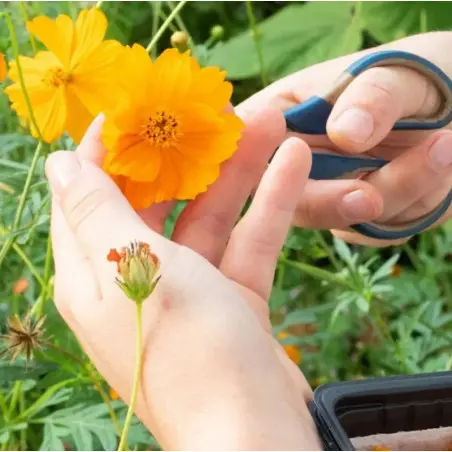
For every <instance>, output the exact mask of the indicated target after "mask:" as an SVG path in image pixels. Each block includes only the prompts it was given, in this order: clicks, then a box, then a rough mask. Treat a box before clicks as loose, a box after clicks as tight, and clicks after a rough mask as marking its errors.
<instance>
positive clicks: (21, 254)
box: [12, 243, 45, 288]
mask: <svg viewBox="0 0 452 452" xmlns="http://www.w3.org/2000/svg"><path fill="white" fill-rule="evenodd" d="M12 247H13V250H14V251H15V252H16V254H17V255H18V256H19V257H20V258H21V259H22V260H23V261H24V264H25V265H26V266H27V267H28V270H30V273H31V274H32V275H33V276H34V277H35V278H36V281H38V283H39V285H40V286H41V288H42V287H44V285H45V284H44V280H43V279H42V278H41V275H40V274H39V273H38V270H36V267H35V266H34V265H33V263H32V262H31V261H30V259H29V258H28V256H27V255H26V254H25V253H24V251H23V250H22V248H21V247H20V246H19V245H18V244H17V243H14V244H13V245H12Z"/></svg>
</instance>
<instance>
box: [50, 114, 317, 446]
mask: <svg viewBox="0 0 452 452" xmlns="http://www.w3.org/2000/svg"><path fill="white" fill-rule="evenodd" d="M244 119H245V118H244ZM247 122H248V127H247V129H246V130H245V133H244V136H243V138H242V140H241V142H240V148H239V150H238V151H237V153H236V154H235V155H234V157H233V158H232V159H231V160H230V161H229V162H227V163H225V164H224V165H223V168H222V175H221V176H220V178H219V179H218V180H217V182H216V183H215V184H214V185H213V186H212V187H211V188H210V190H209V191H208V192H207V193H204V194H203V195H201V196H199V197H198V198H197V199H196V200H194V201H192V202H190V203H189V204H188V206H187V207H186V209H185V210H184V212H183V213H182V215H181V216H180V217H179V220H178V222H177V224H176V227H175V230H174V234H173V236H172V240H168V239H166V238H164V237H163V236H162V235H161V232H162V230H163V225H164V220H165V218H166V215H167V214H168V211H169V206H170V205H169V204H161V205H154V206H152V207H151V208H149V209H147V210H146V211H142V212H139V213H136V212H135V211H133V209H132V208H131V207H130V205H129V204H128V202H127V201H126V199H125V198H124V197H123V196H122V194H121V192H120V191H119V190H118V189H117V187H116V186H115V185H114V183H113V182H112V181H111V180H110V178H109V177H108V176H107V175H106V174H105V173H103V172H102V171H101V169H100V168H99V166H98V165H100V164H101V162H102V160H103V156H104V149H103V147H102V145H101V142H100V139H99V133H100V128H101V124H102V118H98V119H97V120H96V121H95V122H94V123H93V124H92V126H91V127H90V129H89V130H88V132H87V134H86V136H85V137H84V139H83V141H82V143H81V144H80V146H79V148H78V150H77V152H76V153H72V152H64V151H63V152H57V153H54V154H52V155H51V156H50V157H49V158H48V161H47V165H46V173H47V176H48V179H49V182H50V186H51V189H52V193H53V209H52V243H53V249H54V258H55V266H56V275H55V302H56V305H57V308H58V310H59V312H60V313H61V315H62V316H63V318H64V319H65V321H66V322H67V323H68V325H69V326H70V328H71V329H72V330H73V331H74V333H75V334H76V336H77V337H78V339H79V341H80V343H81V344H82V346H83V348H84V350H85V351H86V353H87V354H88V355H89V357H90V358H91V359H92V361H93V363H94V364H95V366H96V367H97V368H98V369H99V371H100V372H101V373H102V374H103V375H104V377H105V378H106V380H107V381H108V383H109V384H110V385H111V386H112V387H113V388H115V390H116V391H117V392H118V393H119V395H120V396H121V397H122V399H123V400H125V401H128V400H130V393H131V388H132V378H133V373H134V363H135V359H136V355H135V353H134V349H135V346H134V340H135V329H136V325H135V306H134V304H133V303H132V302H131V301H130V300H128V299H127V298H126V297H125V295H124V294H123V293H122V292H121V290H120V289H119V288H118V287H117V286H116V284H115V283H114V279H115V270H116V269H115V266H114V265H112V264H111V263H109V262H107V259H106V256H107V254H108V251H109V250H110V249H111V248H120V247H122V246H126V245H127V244H128V243H129V242H130V241H133V240H137V241H143V242H146V243H148V244H149V245H150V247H151V250H152V252H154V253H155V254H156V255H157V256H158V257H159V259H160V261H161V270H160V274H161V280H160V282H159V284H158V285H157V288H156V290H155V291H154V293H153V294H152V295H151V297H150V299H149V300H147V301H146V302H145V304H144V312H143V342H144V349H143V350H144V351H143V353H144V358H143V367H142V379H141V384H140V388H141V390H140V391H141V392H140V393H139V397H138V403H137V409H136V412H137V415H138V416H139V417H140V419H141V420H142V421H143V422H144V424H145V425H146V426H147V427H148V428H149V429H150V430H151V431H152V432H153V434H154V435H155V437H156V438H157V440H158V441H159V443H160V444H161V446H162V447H163V448H164V449H173V450H174V449H176V450H181V449H190V450H194V449H199V450H201V449H203V450H214V449H229V450H234V449H235V450H237V449H245V450H275V449H279V450H292V449H293V450H303V449H308V450H313V449H320V444H319V442H318V439H317V435H316V429H315V426H314V424H313V421H312V418H311V416H310V414H309V412H308V410H307V406H306V401H307V400H308V399H309V398H310V389H309V386H308V384H307V382H306V380H305V379H304V377H303V375H302V373H301V372H300V370H299V369H298V368H297V367H296V365H295V364H293V363H292V362H291V361H290V360H289V358H288V357H287V355H286V354H285V352H284V350H283V348H282V347H281V346H280V345H279V343H278V342H277V341H276V340H275V339H274V338H273V337H272V332H271V325H270V322H269V316H268V307H267V300H268V297H269V295H270V291H271V287H272V282H273V276H274V271H275V265H276V261H277V258H278V256H279V253H280V250H281V248H282V246H283V243H284V240H285V237H286V234H287V232H288V228H289V227H290V223H291V220H292V216H293V212H294V209H295V206H296V202H297V194H298V193H300V192H302V190H303V186H304V185H305V182H306V180H307V176H308V173H309V169H310V150H309V148H308V146H307V145H306V144H304V143H303V142H302V141H300V140H298V139H295V138H291V139H289V140H287V141H286V142H285V143H284V144H283V145H282V146H281V147H280V148H279V150H278V152H277V153H276V156H275V158H274V160H273V162H272V163H271V165H270V166H269V168H268V169H267V171H266V172H265V175H264V176H263V177H262V174H263V173H264V171H265V168H266V166H267V161H268V159H269V158H270V156H271V154H272V153H273V152H274V149H275V147H276V146H277V144H279V143H280V142H281V141H282V140H283V135H284V133H285V125H284V120H283V118H282V115H281V114H280V113H279V112H278V111H275V110H273V111H272V110H266V111H262V112H261V113H260V114H258V115H254V118H248V120H247ZM261 126H264V127H263V129H262V130H261ZM261 177H262V181H261V183H260V184H259V187H258V190H257V192H256V195H255V198H254V201H253V203H252V205H251V207H250V209H249V210H248V212H247V213H246V215H245V216H244V217H243V219H242V220H241V221H240V222H239V223H238V224H237V226H235V227H234V224H235V222H236V219H237V217H238V215H239V213H240V211H241V209H242V207H243V205H244V203H245V202H246V200H247V198H248V197H249V195H250V192H251V191H252V190H253V188H254V186H255V185H256V184H257V183H258V181H259V180H260V179H261ZM294 194H295V195H294ZM219 199H221V203H219V201H218V200H219Z"/></svg>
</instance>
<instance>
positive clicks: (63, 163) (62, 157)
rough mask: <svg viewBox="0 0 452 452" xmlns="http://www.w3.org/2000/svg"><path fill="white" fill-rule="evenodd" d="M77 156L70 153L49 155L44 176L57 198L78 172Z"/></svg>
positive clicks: (63, 152)
mask: <svg viewBox="0 0 452 452" xmlns="http://www.w3.org/2000/svg"><path fill="white" fill-rule="evenodd" d="M80 168H81V167H80V162H79V160H78V158H77V155H76V154H75V153H74V152H71V151H59V152H55V153H53V154H51V155H50V156H49V158H48V159H47V162H46V176H47V179H48V180H49V183H50V187H51V189H52V193H53V194H54V195H56V196H58V195H59V194H60V193H61V192H62V191H63V190H64V189H65V188H66V187H67V186H68V184H69V183H70V182H71V181H72V180H73V179H74V178H75V177H76V176H77V175H78V173H79V172H80Z"/></svg>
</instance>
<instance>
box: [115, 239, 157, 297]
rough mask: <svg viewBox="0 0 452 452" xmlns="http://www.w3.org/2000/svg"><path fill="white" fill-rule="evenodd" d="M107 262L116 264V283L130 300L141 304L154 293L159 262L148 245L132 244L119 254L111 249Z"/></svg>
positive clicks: (141, 243)
mask: <svg viewBox="0 0 452 452" xmlns="http://www.w3.org/2000/svg"><path fill="white" fill-rule="evenodd" d="M107 260H109V261H110V262H116V263H117V270H118V273H119V276H120V277H118V278H116V283H117V284H118V286H119V287H120V288H121V289H122V291H123V292H124V293H125V294H126V296H127V297H128V298H130V299H131V300H133V301H135V302H136V303H143V302H144V301H145V300H146V299H147V298H148V297H149V295H151V293H152V292H153V291H154V288H155V286H156V285H157V283H158V281H159V279H160V277H156V276H157V272H158V270H159V266H160V262H159V259H158V258H157V256H156V255H155V254H153V253H151V251H150V248H149V245H148V244H146V243H143V242H133V243H131V244H130V245H129V246H128V247H126V248H122V249H121V251H120V252H118V251H117V250H115V249H112V250H110V252H109V253H108V256H107Z"/></svg>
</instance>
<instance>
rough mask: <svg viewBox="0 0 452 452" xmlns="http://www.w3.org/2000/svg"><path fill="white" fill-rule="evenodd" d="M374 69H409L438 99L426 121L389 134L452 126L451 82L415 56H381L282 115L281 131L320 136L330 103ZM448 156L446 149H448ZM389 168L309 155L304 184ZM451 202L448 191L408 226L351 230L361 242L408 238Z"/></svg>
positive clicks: (409, 122) (379, 162)
mask: <svg viewBox="0 0 452 452" xmlns="http://www.w3.org/2000/svg"><path fill="white" fill-rule="evenodd" d="M377 66H404V67H409V68H411V69H414V70H416V71H418V72H420V73H421V74H423V75H424V76H426V77H428V79H429V80H430V81H431V82H433V83H434V84H435V86H436V87H437V89H438V91H439V93H440V94H441V96H442V103H441V107H440V109H439V110H438V111H437V112H436V113H435V114H434V115H433V116H431V117H429V118H420V117H412V118H405V119H401V120H399V121H397V122H396V123H395V124H394V127H393V128H392V130H434V129H440V128H442V127H444V126H446V125H447V124H449V123H450V122H451V121H452V80H451V79H450V78H449V77H448V76H447V75H446V74H445V73H444V72H443V71H442V70H441V69H440V68H438V67H437V66H435V65H434V64H433V63H431V62H430V61H428V60H426V59H424V58H421V57H419V56H417V55H414V54H411V53H408V52H402V51H392V50H385V51H381V52H375V53H372V54H369V55H366V56H364V57H363V58H360V59H359V60H357V61H356V62H355V63H353V64H352V65H351V66H349V67H348V68H347V69H346V70H345V71H344V72H343V74H342V75H341V76H340V77H339V78H338V79H337V80H336V82H335V83H333V86H332V87H331V89H329V90H328V92H327V93H325V94H323V95H321V96H313V97H311V98H309V99H307V100H306V101H305V102H302V103H301V104H298V105H296V106H294V107H292V108H290V109H288V110H286V111H285V112H284V117H285V119H286V125H287V129H288V130H289V131H292V132H297V133H302V134H308V135H326V123H327V120H328V117H329V115H330V113H331V111H332V110H333V106H334V103H335V102H336V100H337V99H338V97H339V96H340V95H341V94H342V92H343V91H344V90H345V88H346V87H347V86H348V85H349V84H350V83H351V82H352V81H353V79H354V78H355V77H357V76H358V75H359V74H361V73H362V72H364V71H365V70H367V69H370V68H373V67H377ZM451 152H452V149H451ZM388 163H389V161H388V160H385V159H382V158H370V157H360V156H359V157H357V156H350V155H340V154H334V153H331V152H313V154H312V168H311V173H310V175H309V178H310V179H314V180H327V179H345V178H350V177H353V176H357V175H358V174H362V173H363V172H366V173H367V172H372V171H376V170H378V169H380V168H382V167H383V166H385V165H387V164H388ZM451 202H452V189H451V190H450V191H449V194H448V195H447V196H446V198H445V199H444V200H443V201H442V202H441V203H440V204H439V205H438V206H437V207H436V208H435V209H434V210H432V211H431V212H430V213H428V214H426V215H423V216H422V217H420V218H416V219H414V220H412V221H409V222H406V223H403V224H397V225H387V224H378V223H375V222H369V223H361V224H354V225H352V226H351V228H352V229H354V230H355V231H357V232H359V233H360V234H362V235H365V236H367V237H371V238H376V239H385V240H396V239H401V238H407V237H411V236H413V235H415V234H418V233H419V232H422V231H424V230H425V229H427V228H429V227H430V226H431V225H433V224H434V223H435V222H436V221H437V220H438V219H439V218H441V216H442V215H443V214H444V213H445V212H446V211H447V209H448V208H449V206H450V204H451Z"/></svg>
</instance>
